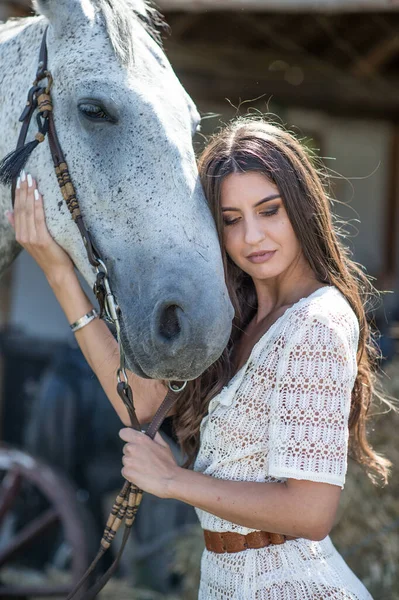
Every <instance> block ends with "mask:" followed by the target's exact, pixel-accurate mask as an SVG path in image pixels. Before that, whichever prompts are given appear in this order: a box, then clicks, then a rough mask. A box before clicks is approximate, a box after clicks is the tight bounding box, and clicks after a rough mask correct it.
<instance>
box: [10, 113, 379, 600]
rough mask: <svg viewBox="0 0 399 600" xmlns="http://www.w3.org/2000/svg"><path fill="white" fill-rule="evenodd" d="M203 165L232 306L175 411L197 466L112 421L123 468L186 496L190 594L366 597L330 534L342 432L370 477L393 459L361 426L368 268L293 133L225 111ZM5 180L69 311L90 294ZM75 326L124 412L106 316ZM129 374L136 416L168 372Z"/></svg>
mask: <svg viewBox="0 0 399 600" xmlns="http://www.w3.org/2000/svg"><path fill="white" fill-rule="evenodd" d="M199 169H200V176H201V180H202V184H203V186H204V189H205V192H206V195H207V198H208V200H209V202H210V205H211V208H212V210H213V214H214V218H215V222H216V225H217V228H218V231H219V235H220V241H221V246H222V250H223V253H224V259H225V273H226V280H227V283H228V286H229V291H230V296H231V299H232V301H233V303H234V305H235V309H236V316H235V322H234V327H233V333H232V336H231V340H230V343H229V345H228V347H227V348H226V349H225V351H224V354H223V356H222V357H221V358H220V359H219V360H218V361H217V362H216V363H215V364H214V365H212V366H211V367H210V368H209V369H208V370H207V371H206V372H205V373H204V374H203V376H201V377H200V378H199V379H197V380H196V381H194V382H191V383H190V385H189V386H187V387H188V389H187V391H186V392H185V394H184V395H182V396H181V398H180V399H179V403H178V405H177V407H176V409H175V414H174V421H175V429H176V433H177V436H178V438H179V440H180V443H181V446H182V449H183V450H184V452H185V454H186V456H187V463H186V465H185V466H189V465H190V464H193V463H194V470H189V469H186V468H182V467H179V466H177V465H176V463H175V461H174V459H173V457H172V454H171V452H170V451H169V448H168V447H167V446H166V445H165V444H164V443H163V441H162V439H161V438H160V436H157V437H156V439H155V441H152V440H150V439H149V438H148V437H147V436H145V435H143V434H142V433H139V432H136V431H133V430H131V429H122V431H121V433H120V435H121V437H122V439H123V440H125V441H126V442H127V443H126V446H125V448H124V457H123V464H124V468H123V470H122V473H123V475H124V477H125V478H126V479H128V480H129V481H132V482H135V483H136V484H137V485H138V486H139V487H141V488H142V489H144V490H145V491H148V492H150V493H152V494H155V495H157V496H159V497H165V498H166V497H169V498H177V499H179V500H182V501H183V502H186V503H188V504H191V505H192V506H194V507H196V510H197V513H198V516H199V518H200V521H201V524H202V527H203V529H204V530H205V542H206V549H205V551H204V554H203V557H202V563H201V585H200V592H199V598H200V599H203V600H231V599H240V600H249V599H258V600H261V599H268V600H269V599H270V600H271V599H273V600H280V599H281V600H283V599H287V600H288V599H289V600H306V599H309V600H310V599H317V600H321V599H325V598H334V599H338V598H340V599H343V598H345V599H347V598H351V599H353V600H366V599H370V598H371V596H370V594H369V593H368V592H367V590H366V589H365V587H364V586H363V584H362V583H361V582H360V580H359V579H357V578H356V576H355V575H354V573H353V572H352V571H351V570H350V569H349V567H348V566H347V565H346V563H345V562H344V561H343V559H342V558H341V556H340V555H339V554H338V552H337V551H336V549H335V547H334V546H333V544H332V542H331V540H330V538H329V536H328V534H329V532H330V530H331V528H332V525H333V523H334V518H335V515H336V511H337V507H338V503H339V498H340V493H341V489H342V488H343V486H344V482H345V474H346V469H347V452H348V445H349V439H348V438H349V433H350V447H351V451H352V455H353V456H354V457H355V458H356V459H357V460H358V461H359V462H360V463H361V464H363V465H365V466H366V467H367V469H368V470H369V471H370V474H371V476H372V475H373V474H374V475H379V476H380V477H381V478H382V479H383V481H384V482H385V483H386V481H387V477H388V470H389V467H390V463H389V461H388V460H386V459H384V458H383V457H381V456H379V455H378V454H376V453H375V452H374V451H373V450H372V448H371V447H370V445H369V444H368V442H367V439H366V433H365V424H366V417H367V413H368V410H369V406H370V402H371V399H372V396H373V376H372V370H371V369H372V362H373V360H374V350H373V348H374V346H373V344H372V342H371V339H370V332H369V328H368V324H367V321H366V318H365V313H364V308H363V302H362V297H361V295H362V294H364V293H366V291H367V288H368V282H367V279H366V278H365V277H364V276H363V275H362V273H361V271H360V270H359V269H358V268H357V267H356V265H355V264H354V263H353V262H352V261H351V260H350V259H349V257H348V255H347V253H346V250H345V249H344V247H343V246H342V245H341V244H340V242H339V240H338V238H337V234H336V233H335V231H334V227H333V224H332V220H331V214H330V209H329V203H328V198H327V196H326V193H325V191H324V189H323V187H322V185H321V182H320V180H319V177H318V175H317V172H316V170H315V169H314V167H313V166H312V164H311V162H310V160H309V159H308V157H307V155H306V153H305V151H304V149H303V148H302V147H301V145H300V144H299V143H298V142H297V141H296V140H295V139H294V137H293V136H291V135H290V134H289V133H287V132H285V131H283V130H282V129H280V128H278V127H275V126H273V125H270V124H267V123H265V122H262V121H247V120H239V121H236V122H235V123H233V124H232V125H230V126H229V127H227V128H226V129H224V130H223V131H222V132H221V133H219V134H217V135H216V136H215V137H214V138H213V139H212V140H211V142H210V144H209V145H208V147H207V148H206V150H205V152H204V153H203V155H202V157H201V159H200V164H199ZM17 187H18V190H17V194H16V205H15V215H14V216H12V215H10V217H9V218H10V222H11V223H12V224H13V225H14V226H15V230H16V235H17V239H18V241H19V242H20V243H21V244H22V245H23V246H24V247H25V248H26V249H27V250H28V251H29V252H30V253H31V254H32V256H33V257H34V258H35V259H36V260H37V262H38V263H39V265H40V266H41V267H42V268H43V270H44V272H45V274H46V276H47V279H48V280H49V282H50V285H51V286H52V288H53V290H54V292H55V294H56V296H57V298H58V300H59V302H60V304H61V306H62V307H63V309H64V311H65V314H66V316H67V318H68V320H69V322H70V323H73V322H74V321H76V320H77V319H78V318H79V317H81V316H82V315H84V314H86V313H88V312H89V311H90V310H91V308H92V306H91V304H90V302H89V301H88V299H87V298H86V297H85V295H84V293H83V292H82V290H81V288H80V285H79V283H78V280H77V278H76V275H75V273H74V269H73V265H72V262H71V261H70V259H69V258H68V256H67V255H66V254H65V253H64V251H63V250H62V249H61V248H60V247H59V246H57V244H56V243H55V242H54V241H53V240H52V239H51V237H50V235H49V234H48V231H47V229H46V227H45V221H44V214H43V207H42V198H41V196H40V194H39V193H38V191H37V189H36V184H35V182H34V181H33V180H32V178H31V177H29V176H28V180H25V176H24V174H23V175H22V176H21V179H20V181H19V182H18V186H17ZM34 197H35V198H36V200H33V198H34ZM76 338H77V340H78V342H79V344H80V347H81V349H82V351H83V353H84V355H85V357H86V359H87V360H88V362H89V363H90V365H91V366H92V368H93V370H94V371H95V373H96V374H97V376H98V378H99V380H100V382H101V383H102V385H103V387H104V389H105V392H106V393H107V395H108V397H109V398H110V400H111V402H112V403H113V405H114V407H115V409H116V410H117V412H118V414H119V415H120V417H121V419H122V421H123V422H124V423H125V424H128V423H129V419H128V415H127V413H126V410H125V408H124V406H123V405H122V403H121V401H120V400H119V396H117V394H116V392H115V370H116V368H117V366H118V365H117V353H116V352H115V349H116V343H115V342H114V340H113V338H112V336H111V334H110V333H109V332H108V329H107V327H106V325H105V324H104V323H102V322H101V321H99V320H98V319H97V320H93V321H92V322H91V323H90V324H89V325H87V326H86V327H84V328H82V329H80V330H79V331H77V333H76ZM107 363H110V364H111V367H112V368H111V367H110V368H109V369H107V370H104V365H105V364H107ZM130 381H131V382H132V386H133V391H134V393H135V403H136V409H137V414H138V418H139V420H141V421H142V422H147V421H149V420H150V419H151V417H152V416H153V414H154V413H155V411H156V408H157V407H158V406H159V404H160V402H161V401H162V399H163V397H164V393H165V392H164V386H163V384H162V382H149V381H143V380H140V379H139V378H138V377H136V376H134V375H133V374H130Z"/></svg>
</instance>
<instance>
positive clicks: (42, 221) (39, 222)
mask: <svg viewBox="0 0 399 600" xmlns="http://www.w3.org/2000/svg"><path fill="white" fill-rule="evenodd" d="M33 196H34V203H33V210H34V218H35V226H36V233H37V236H38V239H40V240H42V241H43V240H46V239H47V238H48V236H50V233H49V230H48V229H47V225H46V217H45V215H44V204H43V196H42V195H41V193H40V192H39V190H38V189H37V186H36V188H35V189H34V191H33Z"/></svg>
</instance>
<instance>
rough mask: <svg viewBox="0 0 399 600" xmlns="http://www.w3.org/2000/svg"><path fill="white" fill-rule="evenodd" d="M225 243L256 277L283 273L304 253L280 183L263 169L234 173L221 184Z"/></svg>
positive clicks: (245, 268)
mask: <svg viewBox="0 0 399 600" xmlns="http://www.w3.org/2000/svg"><path fill="white" fill-rule="evenodd" d="M221 209H222V214H223V222H224V246H225V249H226V252H227V253H228V255H229V256H230V258H231V259H232V260H233V261H234V262H235V264H236V265H238V266H239V267H240V268H241V269H242V270H243V271H245V273H248V275H250V276H251V277H252V278H253V279H255V280H262V279H269V278H272V277H277V276H279V275H282V274H283V273H284V272H285V271H288V270H290V267H294V266H295V265H296V264H297V262H298V260H299V259H300V258H301V256H302V252H301V248H300V245H299V242H298V240H297V238H296V235H295V233H294V230H293V228H292V226H291V223H290V221H289V219H288V215H287V213H286V210H285V207H284V204H283V200H282V198H281V196H280V193H279V190H278V188H277V186H276V185H275V184H274V183H272V182H271V181H269V180H268V179H267V178H266V177H265V176H264V175H262V174H261V173H258V172H255V171H251V172H248V173H232V174H231V175H228V176H227V177H226V178H225V179H224V181H223V183H222V188H221Z"/></svg>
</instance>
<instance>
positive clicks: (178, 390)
mask: <svg viewBox="0 0 399 600" xmlns="http://www.w3.org/2000/svg"><path fill="white" fill-rule="evenodd" d="M186 385H187V381H184V382H183V385H181V386H180V387H177V386H176V385H173V383H171V382H170V381H168V388H169V389H170V391H171V392H175V394H178V393H179V392H182V391H183V390H184V388H185V387H186Z"/></svg>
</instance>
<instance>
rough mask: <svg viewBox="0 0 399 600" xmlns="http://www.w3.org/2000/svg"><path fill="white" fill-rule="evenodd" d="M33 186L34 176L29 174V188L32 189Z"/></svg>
mask: <svg viewBox="0 0 399 600" xmlns="http://www.w3.org/2000/svg"><path fill="white" fill-rule="evenodd" d="M32 185H33V181H32V175H31V174H30V173H28V187H32Z"/></svg>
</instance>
